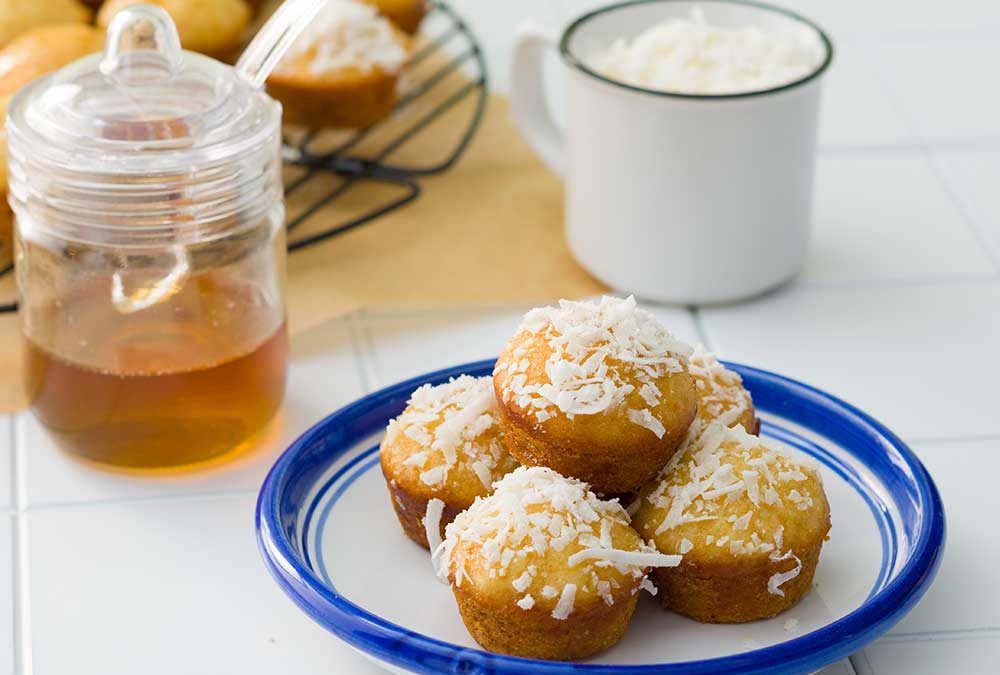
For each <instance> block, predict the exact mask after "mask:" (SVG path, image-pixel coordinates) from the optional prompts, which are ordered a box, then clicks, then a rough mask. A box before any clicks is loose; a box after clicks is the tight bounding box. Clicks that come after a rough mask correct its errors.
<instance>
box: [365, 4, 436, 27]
mask: <svg viewBox="0 0 1000 675" xmlns="http://www.w3.org/2000/svg"><path fill="white" fill-rule="evenodd" d="M363 2H365V3H367V4H369V5H372V6H374V7H375V9H377V10H378V12H379V14H381V15H382V16H384V17H385V18H387V19H389V21H392V22H393V23H394V24H396V26H398V27H399V29H400V30H402V31H404V32H406V33H409V34H410V35H413V34H414V33H416V32H417V29H418V28H420V22H421V21H423V20H424V17H425V16H426V15H427V2H426V0H363Z"/></svg>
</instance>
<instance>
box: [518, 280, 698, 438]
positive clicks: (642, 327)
mask: <svg viewBox="0 0 1000 675" xmlns="http://www.w3.org/2000/svg"><path fill="white" fill-rule="evenodd" d="M522 332H528V333H532V334H535V335H542V336H544V337H545V338H546V339H547V341H548V344H549V346H550V347H551V348H552V354H551V355H550V356H549V358H548V360H547V361H546V364H545V374H546V375H547V377H548V379H549V382H548V383H545V384H540V385H539V384H529V383H527V376H526V374H525V371H526V369H527V368H528V365H529V363H528V360H527V359H520V360H517V359H518V358H519V357H520V356H521V354H518V353H517V351H515V352H514V353H513V357H514V359H515V360H513V361H512V362H511V363H510V364H508V366H507V372H508V375H509V376H510V380H509V386H508V388H507V391H505V392H504V394H505V396H508V397H510V398H511V399H513V400H514V401H516V403H517V404H518V405H519V406H520V407H521V408H523V409H525V410H527V411H530V412H531V413H533V414H534V417H535V419H536V421H537V422H539V423H541V422H544V421H546V420H548V419H549V418H551V417H552V416H553V415H554V414H555V411H556V410H558V411H560V412H562V413H563V414H565V415H566V417H567V418H569V419H573V417H574V416H575V415H594V414H598V413H603V412H606V411H608V410H611V409H614V408H616V407H617V406H620V405H621V404H622V403H623V401H624V399H625V397H626V396H627V395H628V394H630V393H632V392H633V391H635V390H636V385H634V384H632V383H630V382H628V380H634V381H636V382H637V383H638V391H639V394H640V395H641V396H642V398H643V400H644V401H645V402H646V403H647V404H648V405H649V406H650V407H652V406H655V405H656V404H657V403H659V402H660V397H661V394H660V391H659V389H658V388H657V387H656V384H655V382H656V379H657V378H658V377H662V376H664V375H666V374H669V373H680V372H683V370H684V360H685V358H686V357H687V356H688V355H690V354H691V351H692V350H691V347H689V346H688V345H686V344H685V343H683V342H681V341H680V340H677V339H676V338H674V336H673V335H671V334H670V332H669V331H667V330H666V329H665V328H663V326H661V325H660V323H659V322H658V321H657V320H656V317H654V316H653V315H652V314H651V313H649V312H647V311H646V310H643V309H639V308H638V307H637V306H636V302H635V298H634V297H631V296H630V297H628V298H626V299H624V300H622V299H619V298H612V297H604V298H602V299H601V301H600V303H599V304H595V303H591V302H574V301H570V300H560V302H559V306H558V307H540V308H537V309H533V310H531V311H530V312H528V313H527V314H526V315H525V317H524V321H523V322H522V323H521V326H520V327H519V328H518V331H517V333H518V334H520V333H522ZM515 339H516V335H515ZM626 414H627V416H628V419H629V420H630V421H631V422H632V423H634V424H637V425H639V426H642V427H645V428H647V429H649V430H650V431H652V432H653V433H654V434H656V436H657V438H662V437H663V434H664V426H663V424H662V423H661V422H660V420H658V419H656V417H655V416H653V415H652V414H651V413H650V411H649V409H648V408H635V409H629V410H628V411H626Z"/></svg>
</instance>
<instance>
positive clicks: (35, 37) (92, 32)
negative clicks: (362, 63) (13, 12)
mask: <svg viewBox="0 0 1000 675" xmlns="http://www.w3.org/2000/svg"><path fill="white" fill-rule="evenodd" d="M103 45H104V33H102V32H101V31H99V30H98V29H96V28H94V27H92V26H88V25H87V24H83V23H61V24H52V25H47V26H38V27H36V28H32V29H30V30H28V31H26V32H25V33H23V34H21V35H20V36H18V37H17V38H15V39H14V40H12V41H11V42H9V43H7V44H6V45H5V46H4V47H3V48H0V119H3V118H6V116H7V107H8V106H9V105H10V101H11V99H12V98H13V97H14V94H16V93H17V92H18V90H19V89H21V87H23V86H25V85H26V84H28V83H30V82H31V81H32V80H34V79H36V78H39V77H41V76H43V75H47V74H49V73H51V72H54V71H56V70H58V69H60V68H62V67H63V66H65V65H68V64H70V63H72V62H73V61H76V60H77V59H80V58H83V57H84V56H87V55H88V54H92V53H94V52H98V51H100V50H101V48H102V46H103ZM13 256H14V214H13V212H12V211H11V210H10V206H9V205H8V204H7V132H6V131H5V130H3V129H0V269H2V268H4V267H6V266H7V265H9V264H10V262H11V260H12V259H13Z"/></svg>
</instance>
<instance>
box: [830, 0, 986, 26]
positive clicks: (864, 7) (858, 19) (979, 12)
mask: <svg viewBox="0 0 1000 675" xmlns="http://www.w3.org/2000/svg"><path fill="white" fill-rule="evenodd" d="M831 4H836V5H837V8H838V9H839V10H840V14H841V15H842V16H844V17H846V18H847V20H848V22H849V24H850V25H851V27H852V28H854V29H855V30H857V31H860V32H878V33H882V32H889V33H893V34H900V33H903V34H905V33H914V32H915V33H919V34H924V33H930V34H940V33H952V32H962V33H965V32H982V33H985V32H989V31H995V30H996V29H997V28H1000V5H997V3H995V2H991V1H990V0H948V1H947V2H940V1H936V0H879V1H878V2H871V0H837V2H836V3H831Z"/></svg>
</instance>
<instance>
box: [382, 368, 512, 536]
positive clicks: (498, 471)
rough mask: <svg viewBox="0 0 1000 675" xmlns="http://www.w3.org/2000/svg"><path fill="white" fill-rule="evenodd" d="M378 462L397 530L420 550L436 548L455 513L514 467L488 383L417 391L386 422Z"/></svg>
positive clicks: (462, 381)
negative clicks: (416, 544)
mask: <svg viewBox="0 0 1000 675" xmlns="http://www.w3.org/2000/svg"><path fill="white" fill-rule="evenodd" d="M381 460H382V474H383V475H384V476H385V481H386V484H387V485H388V486H389V493H390V495H391V496H392V506H393V508H394V509H395V510H396V516H397V517H398V518H399V523H400V524H401V525H402V526H403V531H404V532H406V534H407V536H408V537H410V539H412V540H413V541H415V542H417V543H418V544H420V545H421V546H423V547H424V548H428V547H429V546H430V545H431V544H433V545H436V544H437V543H440V541H441V538H442V536H443V533H444V527H445V526H446V525H447V524H448V523H450V522H451V521H452V519H453V518H454V517H455V516H456V515H458V514H459V512H461V511H464V510H465V509H467V508H468V507H469V506H470V505H471V504H472V502H473V501H475V499H476V497H481V496H484V495H487V494H489V493H490V492H492V491H493V482H494V481H497V480H499V479H500V478H502V477H503V476H505V475H507V474H508V473H510V472H511V471H513V470H514V469H515V468H516V467H517V462H516V461H514V458H512V457H511V456H510V455H509V454H507V451H506V450H504V447H503V444H502V443H501V432H500V427H499V425H498V424H497V419H496V399H495V398H494V397H493V381H492V379H491V378H489V377H479V378H475V377H470V376H468V375H463V376H461V377H459V378H457V379H453V380H451V381H450V382H448V383H447V384H442V385H438V386H436V387H432V386H430V385H424V386H422V387H420V388H419V389H417V390H416V391H415V392H413V396H412V397H411V398H410V400H409V402H408V405H407V407H406V410H404V411H403V414H401V415H400V416H399V417H397V418H396V419H394V420H392V421H391V422H390V423H389V428H388V429H387V430H386V435H385V439H384V440H383V441H382V454H381ZM427 514H429V516H430V517H427ZM428 539H430V543H429V542H428Z"/></svg>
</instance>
